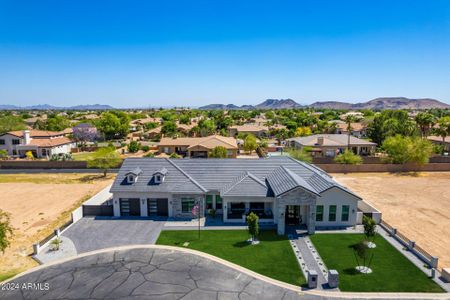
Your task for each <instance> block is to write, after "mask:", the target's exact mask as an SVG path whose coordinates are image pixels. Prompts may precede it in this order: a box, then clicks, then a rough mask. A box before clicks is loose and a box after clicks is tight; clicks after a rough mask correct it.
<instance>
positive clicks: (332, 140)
mask: <svg viewBox="0 0 450 300" xmlns="http://www.w3.org/2000/svg"><path fill="white" fill-rule="evenodd" d="M287 144H288V145H289V146H290V147H292V148H295V149H303V148H305V147H307V148H309V149H310V150H311V154H312V156H314V157H335V156H337V155H338V154H340V153H343V152H344V151H345V150H346V149H347V148H349V149H350V150H351V151H353V153H355V154H358V155H370V154H373V153H374V152H375V147H376V146H377V144H375V143H372V142H369V141H366V140H362V139H359V138H356V137H354V136H350V144H349V136H348V135H347V134H314V135H310V136H304V137H296V138H291V139H287Z"/></svg>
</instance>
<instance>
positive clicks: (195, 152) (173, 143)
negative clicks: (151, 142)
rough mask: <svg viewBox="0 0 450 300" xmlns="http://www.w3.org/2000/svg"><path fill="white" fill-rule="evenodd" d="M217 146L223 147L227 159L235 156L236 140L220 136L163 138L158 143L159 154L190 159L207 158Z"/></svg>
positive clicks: (236, 149)
mask: <svg viewBox="0 0 450 300" xmlns="http://www.w3.org/2000/svg"><path fill="white" fill-rule="evenodd" d="M217 146H222V147H225V148H226V149H227V156H228V157H229V158H235V157H236V156H237V152H238V145H237V142H236V139H235V138H230V137H224V136H221V135H211V136H207V137H184V138H171V137H163V138H161V140H160V142H159V143H158V149H159V152H160V153H166V154H172V153H177V154H179V155H182V156H187V157H192V158H207V157H208V153H209V152H211V150H212V149H214V148H215V147H217Z"/></svg>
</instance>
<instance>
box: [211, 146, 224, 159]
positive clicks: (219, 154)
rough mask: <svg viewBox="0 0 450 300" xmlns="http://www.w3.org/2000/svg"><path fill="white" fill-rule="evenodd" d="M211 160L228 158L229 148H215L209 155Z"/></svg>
mask: <svg viewBox="0 0 450 300" xmlns="http://www.w3.org/2000/svg"><path fill="white" fill-rule="evenodd" d="M209 157H210V158H227V157H228V155H227V148H225V147H224V146H217V147H214V148H213V149H212V150H211V152H210V153H209Z"/></svg>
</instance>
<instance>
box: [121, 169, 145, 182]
mask: <svg viewBox="0 0 450 300" xmlns="http://www.w3.org/2000/svg"><path fill="white" fill-rule="evenodd" d="M141 173H142V170H141V168H139V167H137V168H135V169H134V170H131V171H129V172H127V173H126V174H125V176H126V177H125V178H126V181H127V183H128V184H133V183H135V182H136V181H137V179H138V176H139V174H141Z"/></svg>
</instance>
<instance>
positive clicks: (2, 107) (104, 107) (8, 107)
mask: <svg viewBox="0 0 450 300" xmlns="http://www.w3.org/2000/svg"><path fill="white" fill-rule="evenodd" d="M109 109H114V107H112V106H109V105H103V104H88V105H75V106H68V107H61V106H53V105H49V104H38V105H31V106H16V105H9V104H6V105H2V104H0V110H109Z"/></svg>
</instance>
